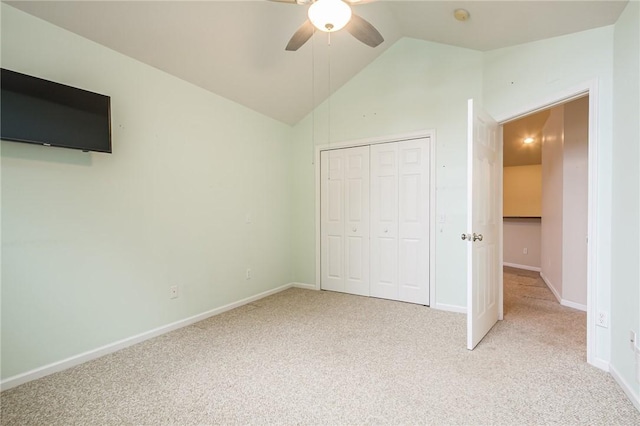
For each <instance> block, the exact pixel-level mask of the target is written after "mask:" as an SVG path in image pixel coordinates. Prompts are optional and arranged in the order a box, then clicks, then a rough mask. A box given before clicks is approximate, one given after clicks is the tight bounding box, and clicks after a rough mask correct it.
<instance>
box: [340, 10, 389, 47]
mask: <svg viewBox="0 0 640 426" xmlns="http://www.w3.org/2000/svg"><path fill="white" fill-rule="evenodd" d="M345 28H346V30H347V31H349V34H351V35H352V36H354V37H355V38H357V39H358V40H360V41H361V42H363V43H364V44H366V45H367V46H371V47H376V46H377V45H379V44H380V43H382V42H383V41H384V38H383V37H382V35H381V34H380V33H379V32H378V30H376V28H375V27H374V26H373V25H371V24H370V23H369V22H368V21H367V20H366V19H364V18H362V17H360V16H358V15H356V14H355V13H354V14H352V15H351V21H349V23H348V24H347V26H346V27H345Z"/></svg>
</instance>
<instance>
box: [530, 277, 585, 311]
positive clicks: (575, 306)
mask: <svg viewBox="0 0 640 426" xmlns="http://www.w3.org/2000/svg"><path fill="white" fill-rule="evenodd" d="M540 277H541V278H542V281H544V283H545V284H546V285H547V287H549V290H551V293H553V295H554V296H555V297H556V299H558V303H560V304H561V305H562V306H566V307H568V308H573V309H578V310H580V311H584V312H587V305H583V304H581V303H576V302H572V301H570V300H566V299H563V298H562V297H560V294H559V293H558V291H557V290H556V288H555V287H554V286H553V284H551V281H549V278H547V277H546V276H545V275H544V274H543V273H542V272H540Z"/></svg>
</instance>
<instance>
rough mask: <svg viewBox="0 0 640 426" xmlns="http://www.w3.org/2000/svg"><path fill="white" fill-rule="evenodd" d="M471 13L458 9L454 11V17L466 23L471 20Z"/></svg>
mask: <svg viewBox="0 0 640 426" xmlns="http://www.w3.org/2000/svg"><path fill="white" fill-rule="evenodd" d="M469 16H470V15H469V11H468V10H466V9H456V10H454V11H453V17H454V18H456V19H457V20H458V21H460V22H464V21H466V20H468V19H469Z"/></svg>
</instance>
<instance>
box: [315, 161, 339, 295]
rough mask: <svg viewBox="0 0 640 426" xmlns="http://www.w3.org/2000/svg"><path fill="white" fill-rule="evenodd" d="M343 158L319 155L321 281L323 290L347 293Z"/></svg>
mask: <svg viewBox="0 0 640 426" xmlns="http://www.w3.org/2000/svg"><path fill="white" fill-rule="evenodd" d="M344 169H345V164H344V154H343V153H340V152H337V151H323V152H322V153H321V154H320V218H321V220H320V239H321V241H320V247H321V253H320V269H321V272H320V277H321V283H320V285H321V288H322V289H323V290H333V291H345V277H344V275H345V253H344V245H345V242H344V229H345V220H344V186H345V172H344Z"/></svg>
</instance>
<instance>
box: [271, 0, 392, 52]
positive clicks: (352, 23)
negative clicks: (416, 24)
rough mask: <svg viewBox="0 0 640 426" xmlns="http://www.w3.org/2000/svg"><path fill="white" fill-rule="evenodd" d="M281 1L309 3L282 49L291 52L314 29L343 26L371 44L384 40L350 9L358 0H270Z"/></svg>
mask: <svg viewBox="0 0 640 426" xmlns="http://www.w3.org/2000/svg"><path fill="white" fill-rule="evenodd" d="M271 1H274V2H280V3H292V4H298V5H304V4H307V3H311V5H310V6H309V10H308V11H307V18H308V19H307V20H305V21H304V23H303V24H302V25H301V26H300V28H298V29H297V30H296V32H295V33H294V34H293V36H292V37H291V39H290V40H289V43H288V44H287V47H285V50H288V51H291V52H294V51H296V50H298V49H299V48H300V47H301V46H302V45H303V44H305V43H306V42H307V41H308V40H309V39H310V38H311V37H312V36H313V33H314V32H315V30H316V29H318V30H320V31H323V32H326V33H332V32H335V31H339V30H341V29H342V28H345V29H346V30H347V32H349V34H351V35H352V36H354V37H355V38H356V39H358V40H359V41H361V42H362V43H364V44H366V45H367V46H370V47H376V46H378V45H379V44H380V43H382V42H383V41H384V38H383V37H382V35H381V34H380V32H379V31H378V30H377V29H376V28H375V27H374V26H373V25H371V24H370V23H369V22H368V21H367V20H366V19H364V18H362V17H361V16H358V15H356V14H355V13H353V12H352V11H351V6H352V5H354V4H356V3H360V1H361V0H271Z"/></svg>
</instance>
